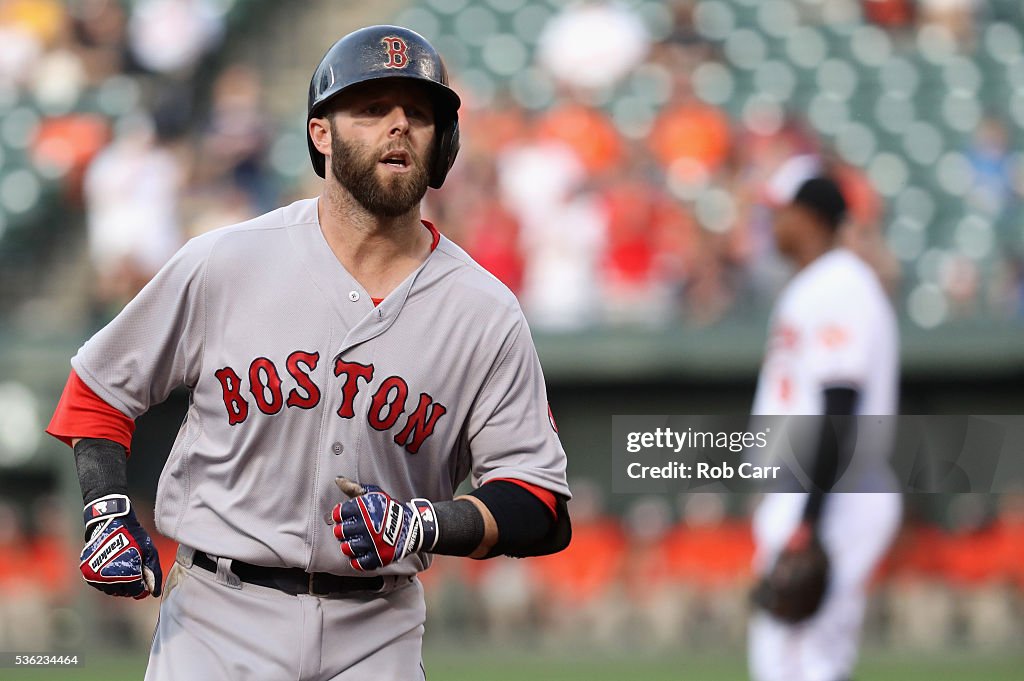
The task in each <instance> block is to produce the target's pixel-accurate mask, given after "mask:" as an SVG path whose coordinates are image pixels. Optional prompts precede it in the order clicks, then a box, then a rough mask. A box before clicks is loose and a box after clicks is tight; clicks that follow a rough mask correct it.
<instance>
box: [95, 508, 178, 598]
mask: <svg viewBox="0 0 1024 681" xmlns="http://www.w3.org/2000/svg"><path fill="white" fill-rule="evenodd" d="M84 515H85V536H86V540H85V546H84V547H83V548H82V555H81V563H80V564H79V566H78V567H79V569H80V570H81V571H82V576H83V577H84V578H85V581H86V582H88V583H89V586H92V587H95V588H97V589H99V590H100V591H102V592H103V593H105V594H110V595H111V596H130V597H132V598H135V599H141V598H145V597H146V596H147V595H148V594H153V595H154V596H159V595H160V585H161V582H163V573H161V571H160V557H159V556H158V555H157V552H156V547H154V546H153V540H152V539H150V537H149V533H147V532H146V530H144V529H143V527H142V525H140V524H139V521H138V519H136V517H135V511H133V510H132V506H131V502H130V501H129V500H128V497H126V496H125V495H123V494H108V495H107V496H105V497H100V498H99V499H96V500H95V501H93V502H92V503H90V504H89V505H88V506H86V507H85V511H84Z"/></svg>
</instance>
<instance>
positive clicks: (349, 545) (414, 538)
mask: <svg viewBox="0 0 1024 681" xmlns="http://www.w3.org/2000/svg"><path fill="white" fill-rule="evenodd" d="M335 482H336V483H337V485H338V487H339V488H340V489H341V491H342V492H344V493H345V494H346V495H347V496H348V497H349V500H348V501H345V502H342V503H340V504H338V505H336V506H335V507H334V510H333V511H331V516H330V518H331V520H332V521H333V523H334V536H335V537H336V538H337V539H338V541H340V542H341V552H342V553H343V554H345V555H346V556H348V557H349V558H351V561H350V563H351V564H352V567H353V568H355V569H356V570H360V571H366V570H376V569H377V568H381V567H384V566H385V565H391V564H392V563H396V562H398V561H400V560H402V559H403V558H405V557H406V556H408V555H410V554H412V553H416V552H417V551H430V550H431V549H433V548H434V546H436V545H437V518H436V516H435V514H434V506H433V504H431V503H430V502H429V501H428V500H426V499H413V500H412V501H408V502H405V503H402V502H399V501H395V500H394V499H393V498H392V497H391V495H390V494H388V493H387V492H385V491H384V490H382V489H381V488H380V487H377V486H376V485H366V486H365V487H363V486H362V485H360V484H359V483H356V482H352V481H351V480H348V479H346V478H340V477H339V478H337V480H336V481H335Z"/></svg>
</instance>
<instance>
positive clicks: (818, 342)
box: [749, 176, 901, 681]
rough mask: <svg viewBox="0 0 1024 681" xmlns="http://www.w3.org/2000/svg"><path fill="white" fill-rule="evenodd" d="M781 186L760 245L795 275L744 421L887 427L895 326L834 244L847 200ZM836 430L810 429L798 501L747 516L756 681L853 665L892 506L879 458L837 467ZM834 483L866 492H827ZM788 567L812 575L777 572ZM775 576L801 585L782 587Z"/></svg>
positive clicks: (810, 182)
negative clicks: (754, 577)
mask: <svg viewBox="0 0 1024 681" xmlns="http://www.w3.org/2000/svg"><path fill="white" fill-rule="evenodd" d="M790 179H791V180H794V181H795V182H794V183H796V184H797V187H796V191H795V193H790V196H791V198H789V199H788V200H787V201H786V202H785V203H784V204H783V205H781V206H779V207H778V208H777V209H776V212H775V215H774V220H773V234H774V237H775V243H776V245H777V247H778V250H779V252H780V253H781V254H782V255H783V256H784V257H785V258H786V259H787V260H789V261H790V262H792V264H793V265H794V266H795V267H796V270H797V272H796V274H795V275H794V277H793V279H792V280H791V281H790V282H789V284H788V285H787V286H786V288H785V289H783V291H782V293H781V295H780V296H779V300H778V302H777V303H776V305H775V309H774V311H773V313H772V318H771V327H770V330H769V338H768V347H767V351H766V353H765V358H764V363H763V365H762V368H761V375H760V377H759V379H758V385H757V394H756V396H755V398H754V407H753V413H754V414H755V415H807V416H811V415H828V416H840V417H851V416H857V415H893V414H895V413H896V411H897V408H898V386H899V338H898V332H897V326H896V316H895V314H894V313H893V310H892V306H891V304H890V303H889V301H888V298H887V296H886V294H885V291H884V290H883V289H882V286H881V284H880V282H879V280H878V277H877V275H876V274H875V272H874V271H873V270H871V268H870V267H868V265H867V264H866V263H864V261H862V260H861V259H860V258H858V257H857V256H856V255H854V254H853V253H852V252H851V251H850V250H848V249H846V248H843V247H840V246H838V244H837V241H838V231H839V229H840V227H841V226H842V224H843V220H844V219H845V217H846V212H847V204H846V200H845V199H844V198H843V194H842V192H841V191H840V189H839V185H838V184H836V182H835V181H834V180H832V179H831V178H828V177H811V178H808V179H803V180H800V179H798V177H797V176H794V177H792V178H790ZM784 190H785V188H783V187H780V191H784ZM837 423H838V425H836V426H835V429H834V430H833V429H832V428H828V427H825V425H824V424H822V427H821V428H820V431H821V435H820V436H819V437H817V438H816V439H817V440H818V442H817V444H816V445H815V452H814V457H813V460H812V461H811V462H810V465H809V466H808V468H809V470H810V478H811V481H812V485H813V487H812V489H811V491H810V492H809V493H797V492H789V493H770V494H767V495H765V498H764V499H763V500H762V502H761V504H760V506H759V507H758V508H757V510H756V511H755V513H754V519H753V524H754V535H755V538H756V541H757V553H756V555H755V569H756V571H757V572H758V573H759V574H760V575H762V576H763V579H764V581H763V582H762V584H761V585H760V586H759V589H758V591H757V592H756V598H757V601H758V604H759V605H761V606H762V608H761V610H760V611H758V612H757V613H756V614H754V616H753V618H752V619H751V622H750V634H749V635H750V640H749V653H750V673H751V676H752V677H753V678H754V679H755V681H783V680H786V681H845V680H846V679H848V678H850V675H851V673H852V671H853V667H854V664H855V662H856V659H857V649H858V644H859V637H860V628H861V625H862V622H863V620H864V614H865V607H866V604H867V593H866V589H867V585H868V580H869V579H870V577H871V575H872V571H873V570H874V568H875V567H876V566H877V565H878V563H879V561H880V560H881V558H882V556H883V555H884V554H885V550H886V549H887V547H888V546H889V544H890V542H891V541H892V539H893V537H894V535H895V533H896V530H897V529H898V526H899V521H900V507H901V504H900V496H899V494H898V493H895V490H896V487H895V481H894V480H890V481H889V482H888V484H889V486H890V489H891V490H892V491H893V493H878V492H877V490H878V489H879V484H881V485H883V487H882V489H884V485H885V481H886V479H887V478H891V474H890V473H888V471H887V469H886V461H887V458H886V452H885V450H884V449H874V450H873V451H870V452H867V451H863V448H861V447H858V448H857V452H856V455H858V456H860V457H869V458H870V459H871V460H870V461H858V462H855V463H853V464H852V465H851V466H850V467H849V468H845V467H844V466H843V465H842V463H841V462H845V461H846V460H848V459H849V458H850V456H851V455H852V454H853V453H852V452H851V451H850V448H851V447H852V445H853V442H854V439H853V437H851V436H852V435H854V433H853V432H852V429H853V428H855V427H856V423H855V422H852V421H851V420H850V419H841V420H840V421H838V422H837ZM874 444H879V443H877V442H875V443H874ZM883 446H884V444H883ZM890 446H891V445H890ZM840 473H845V475H846V476H850V475H856V476H859V477H860V479H861V480H863V481H869V482H868V484H870V485H871V489H872V490H876V491H873V492H872V493H836V494H830V493H829V492H830V491H831V489H832V488H833V485H835V484H836V482H837V481H838V477H839V475H840ZM879 479H880V480H882V481H883V482H882V483H878V482H876V480H879ZM848 482H850V483H851V484H855V483H854V482H853V481H848ZM844 489H845V488H844ZM819 546H820V547H821V548H823V550H824V554H825V555H824V557H822V558H820V559H818V558H817V557H815V555H814V551H815V550H817V547H819ZM791 559H792V560H795V561H801V560H803V561H811V562H815V561H816V562H817V563H818V564H804V565H801V564H799V562H798V563H797V564H796V565H795V566H794V565H793V564H788V563H786V561H789V560H791ZM784 570H788V571H794V570H797V571H799V570H804V571H809V574H806V575H804V576H803V577H796V578H794V576H793V575H792V574H783V573H781V571H784ZM815 579H817V580H820V581H819V583H818V584H814V583H813V580H815ZM787 580H798V581H800V582H801V583H797V584H795V585H790V584H786V582H787ZM822 588H824V599H823V600H822V601H820V602H819V601H818V600H817V596H818V595H819V594H820V593H821V589H822ZM810 592H814V593H810ZM803 598H814V601H812V602H811V603H810V604H809V605H808V606H807V607H806V608H803V609H802V610H801V609H800V607H799V604H796V603H792V602H786V601H787V600H789V601H798V600H800V599H803Z"/></svg>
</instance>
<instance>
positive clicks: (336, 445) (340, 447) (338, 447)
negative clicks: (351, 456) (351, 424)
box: [331, 442, 345, 456]
mask: <svg viewBox="0 0 1024 681" xmlns="http://www.w3.org/2000/svg"><path fill="white" fill-rule="evenodd" d="M331 451H332V452H334V454H335V456H337V455H338V454H341V453H342V452H343V451H345V446H344V445H343V444H341V443H340V442H335V443H334V444H333V445H331Z"/></svg>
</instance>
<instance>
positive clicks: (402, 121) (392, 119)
mask: <svg viewBox="0 0 1024 681" xmlns="http://www.w3.org/2000/svg"><path fill="white" fill-rule="evenodd" d="M408 130H409V117H408V116H407V115H406V113H405V108H404V107H402V106H401V105H396V106H394V107H392V108H391V111H390V113H389V114H388V133H389V134H390V135H392V136H399V135H404V134H405V133H406V132H408Z"/></svg>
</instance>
